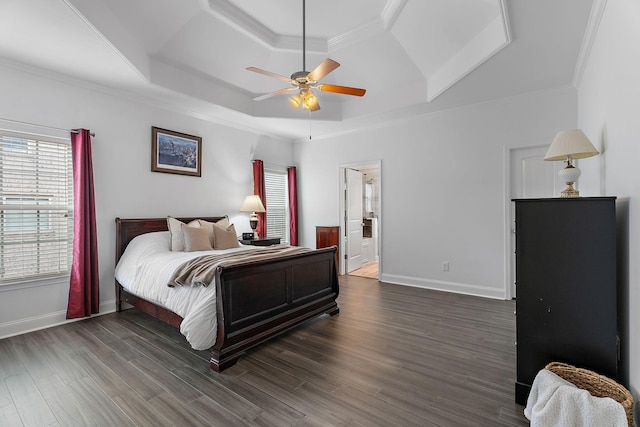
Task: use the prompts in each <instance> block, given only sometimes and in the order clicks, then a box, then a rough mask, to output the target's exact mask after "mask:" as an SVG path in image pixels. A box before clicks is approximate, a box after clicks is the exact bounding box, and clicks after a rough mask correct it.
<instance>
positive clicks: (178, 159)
mask: <svg viewBox="0 0 640 427" xmlns="http://www.w3.org/2000/svg"><path fill="white" fill-rule="evenodd" d="M201 165H202V138H201V137H199V136H193V135H187V134H185V133H180V132H174V131H172V130H167V129H161V128H157V127H155V126H153V127H151V171H152V172H164V173H175V174H179V175H191V176H200V175H201Z"/></svg>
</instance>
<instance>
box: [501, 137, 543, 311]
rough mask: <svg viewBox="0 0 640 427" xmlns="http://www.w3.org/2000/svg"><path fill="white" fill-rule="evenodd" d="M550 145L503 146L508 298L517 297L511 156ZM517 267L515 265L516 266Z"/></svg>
mask: <svg viewBox="0 0 640 427" xmlns="http://www.w3.org/2000/svg"><path fill="white" fill-rule="evenodd" d="M545 147H547V148H548V147H549V143H542V144H531V145H522V146H506V145H505V146H503V151H502V153H503V161H504V176H503V186H504V189H503V191H504V207H503V216H504V296H505V299H506V300H510V299H512V298H514V297H515V295H514V292H513V289H512V286H511V280H510V279H511V277H513V278H515V271H511V268H512V265H511V254H512V253H513V252H514V251H515V250H516V248H515V246H514V245H512V241H513V239H512V238H511V234H512V230H513V228H512V227H513V224H512V218H511V203H512V201H511V182H512V178H513V177H512V173H513V171H512V170H511V158H512V156H513V153H514V151H517V150H529V149H532V148H545ZM514 268H515V267H514Z"/></svg>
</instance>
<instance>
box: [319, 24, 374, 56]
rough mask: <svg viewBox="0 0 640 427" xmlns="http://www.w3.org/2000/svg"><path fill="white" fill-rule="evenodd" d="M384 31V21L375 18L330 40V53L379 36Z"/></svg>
mask: <svg viewBox="0 0 640 427" xmlns="http://www.w3.org/2000/svg"><path fill="white" fill-rule="evenodd" d="M383 31H384V23H383V21H382V19H380V18H375V19H372V20H370V21H369V22H367V23H366V24H364V25H361V26H360V27H358V28H354V29H353V30H351V31H347V32H346V33H344V34H340V35H339V36H336V37H333V38H331V39H329V42H328V45H329V51H335V50H339V49H342V48H345V47H347V46H350V45H352V44H356V43H359V42H363V41H365V40H367V39H369V38H371V37H374V36H377V35H378V34H381V33H382V32H383Z"/></svg>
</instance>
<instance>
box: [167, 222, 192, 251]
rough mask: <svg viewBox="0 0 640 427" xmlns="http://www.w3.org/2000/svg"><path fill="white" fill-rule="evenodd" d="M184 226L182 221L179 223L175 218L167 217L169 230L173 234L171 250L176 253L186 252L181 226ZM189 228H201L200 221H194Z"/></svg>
mask: <svg viewBox="0 0 640 427" xmlns="http://www.w3.org/2000/svg"><path fill="white" fill-rule="evenodd" d="M182 224H184V222H182V221H178V220H177V219H175V218H171V217H170V216H168V217H167V228H168V229H169V233H171V250H172V251H174V252H182V251H184V237H183V235H182V229H181V226H182ZM187 225H188V226H189V227H200V223H199V222H198V220H197V219H196V220H193V221H191V222H190V223H189V224H187Z"/></svg>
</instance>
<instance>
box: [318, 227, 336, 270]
mask: <svg viewBox="0 0 640 427" xmlns="http://www.w3.org/2000/svg"><path fill="white" fill-rule="evenodd" d="M331 246H336V247H337V248H338V250H336V267H337V268H338V272H340V255H339V248H340V227H339V226H337V225H330V226H322V225H318V226H316V249H320V248H328V247H331Z"/></svg>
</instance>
